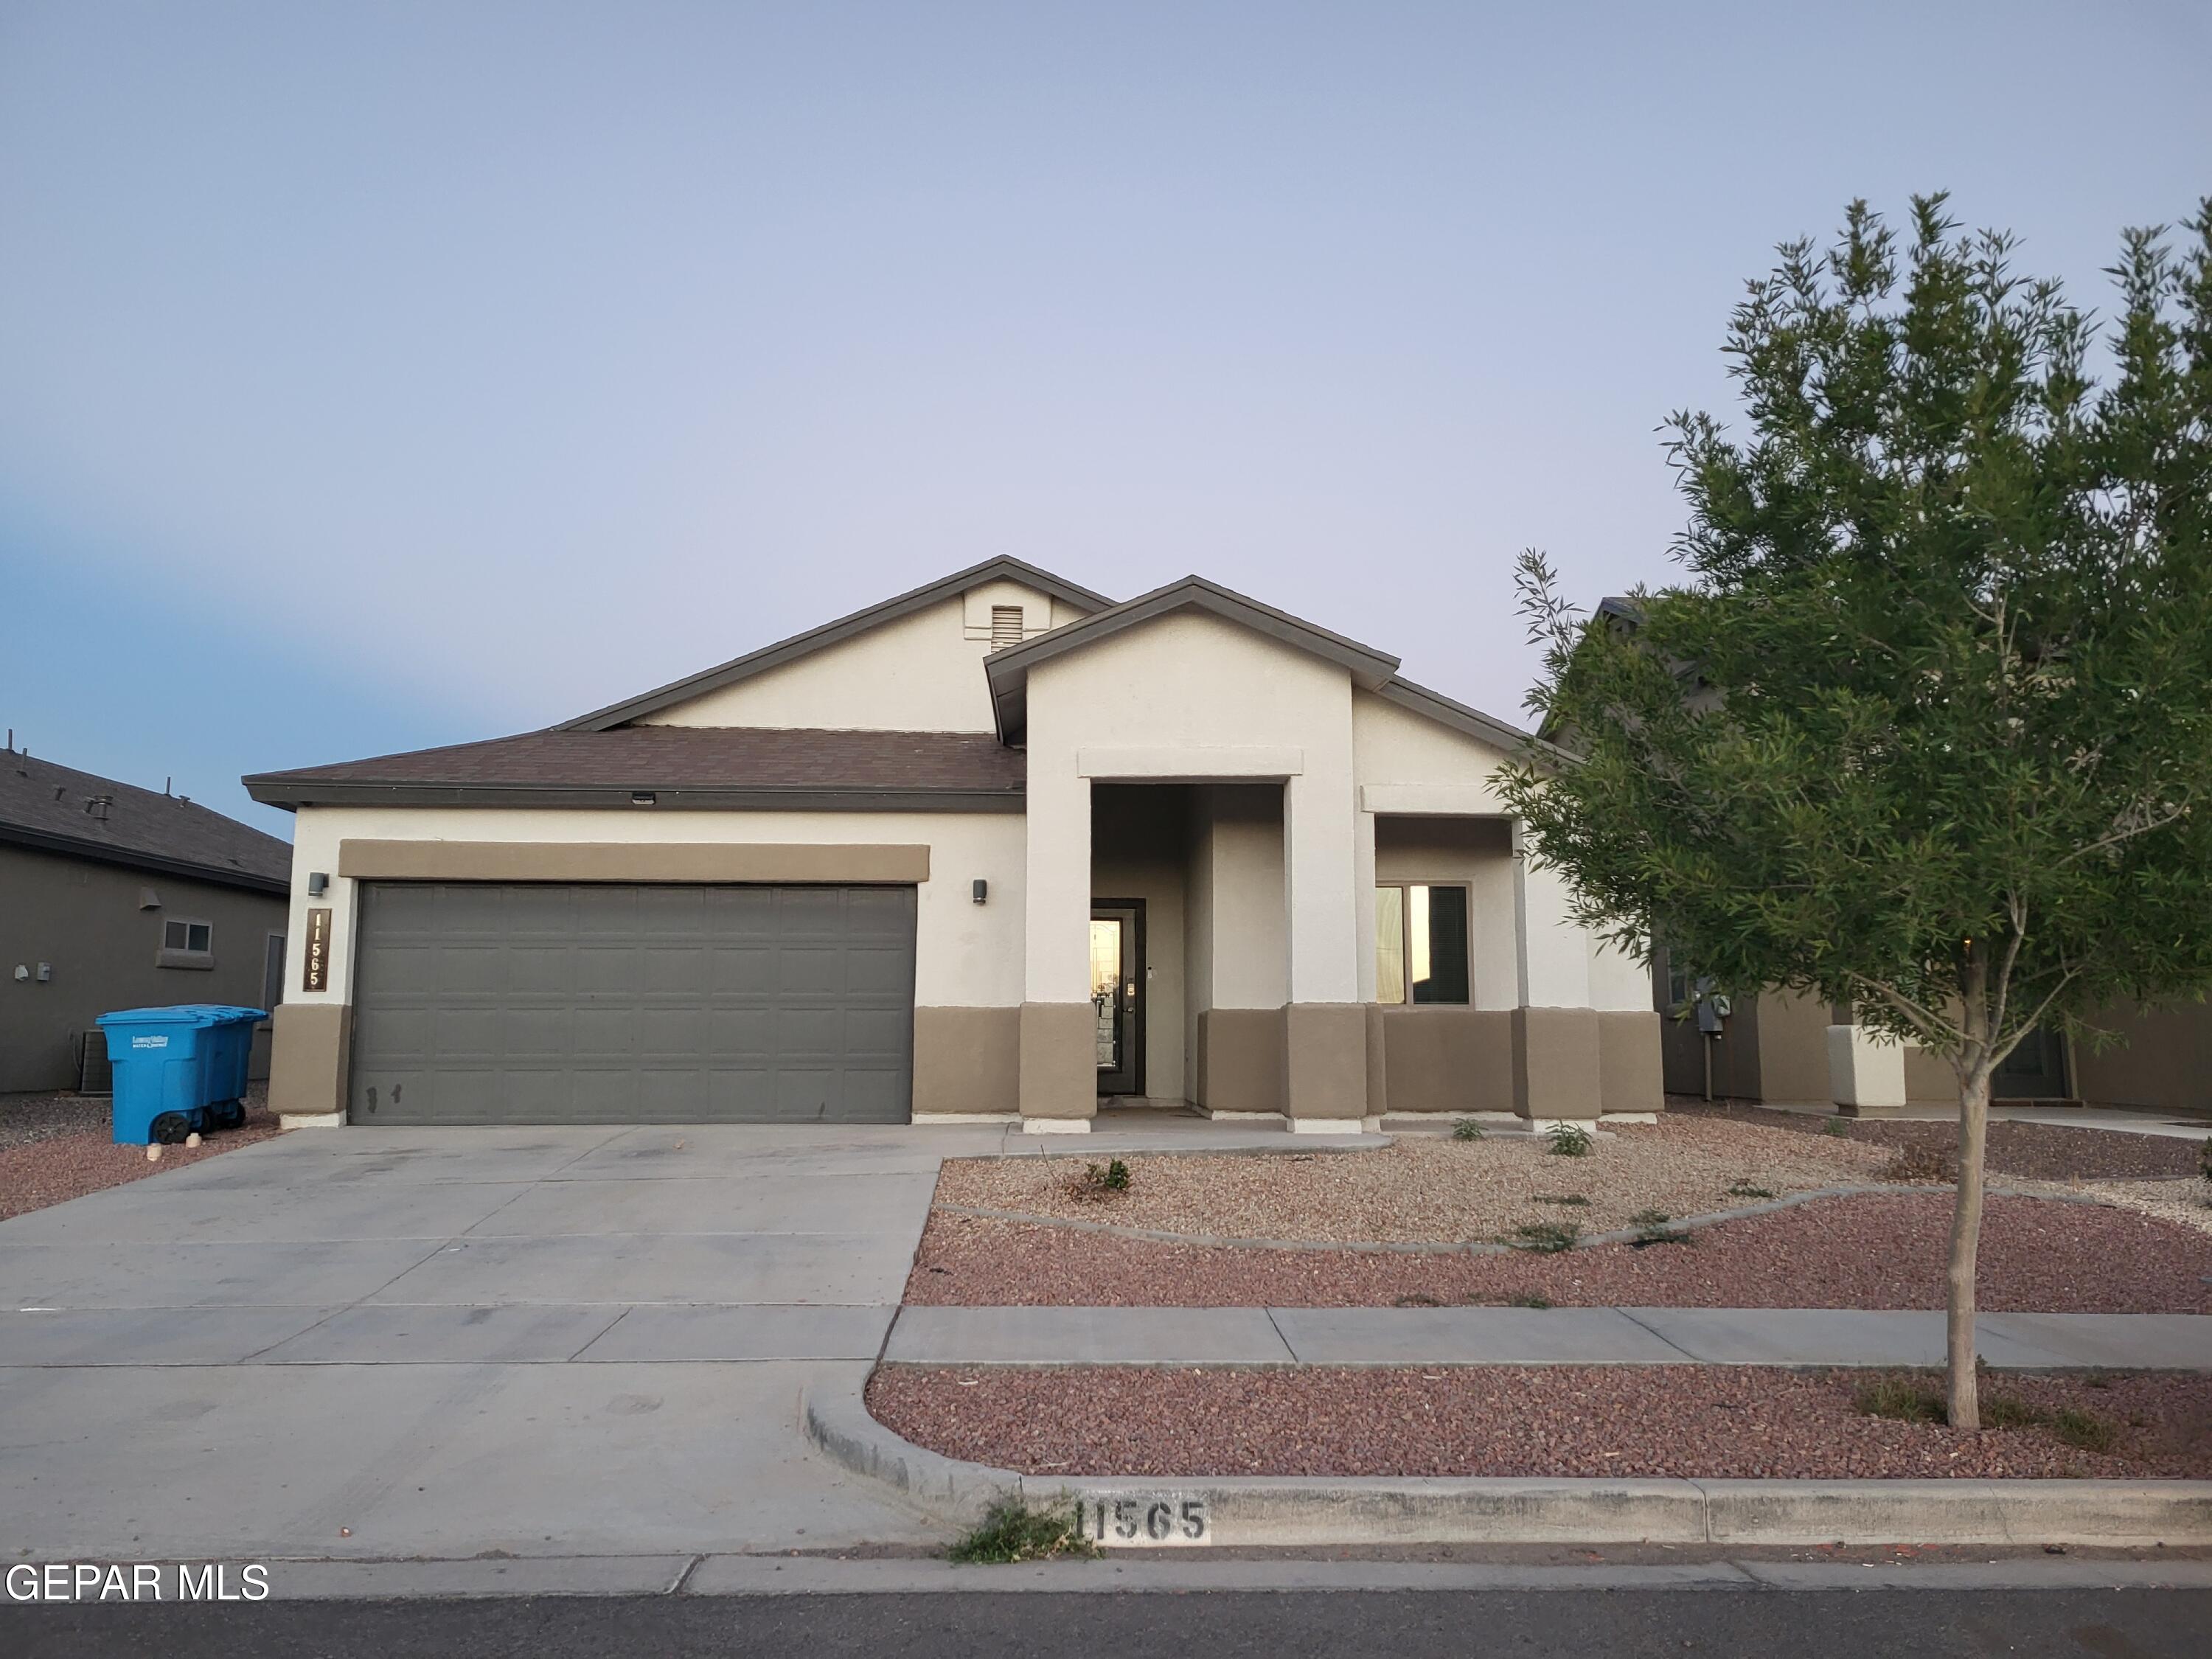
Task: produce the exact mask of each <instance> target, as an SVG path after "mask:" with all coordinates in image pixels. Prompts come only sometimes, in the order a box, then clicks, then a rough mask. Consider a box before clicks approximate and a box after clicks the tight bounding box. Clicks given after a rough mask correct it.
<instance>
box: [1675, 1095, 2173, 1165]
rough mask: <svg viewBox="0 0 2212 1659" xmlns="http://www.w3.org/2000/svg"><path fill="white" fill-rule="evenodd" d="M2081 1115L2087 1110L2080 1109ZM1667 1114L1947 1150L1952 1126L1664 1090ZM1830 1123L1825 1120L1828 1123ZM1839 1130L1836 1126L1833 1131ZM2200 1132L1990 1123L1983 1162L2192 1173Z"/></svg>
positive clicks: (1952, 1152) (1953, 1141) (1955, 1133)
mask: <svg viewBox="0 0 2212 1659" xmlns="http://www.w3.org/2000/svg"><path fill="white" fill-rule="evenodd" d="M2084 1115H2087V1114H2086V1113H2085V1114H2084ZM1667 1116H1668V1121H1674V1122H1707V1123H1713V1122H1725V1123H1743V1124H1750V1125H1756V1126H1758V1127H1771V1128H1778V1129H1780V1130H1782V1131H1783V1132H1784V1133H1790V1134H1799V1135H1816V1136H1819V1137H1820V1138H1821V1139H1844V1140H1850V1141H1852V1142H1855V1143H1857V1144H1858V1145H1861V1146H1884V1147H1888V1148H1890V1149H1892V1150H1893V1151H1899V1152H1902V1151H1906V1150H1916V1151H1918V1152H1922V1153H1923V1154H1929V1153H1933V1154H1936V1155H1946V1154H1948V1155H1949V1156H1951V1157H1954V1158H1955V1157H1956V1155H1957V1152H1958V1148H1959V1126H1958V1123H1957V1122H1956V1121H1954V1120H1952V1119H1948V1118H1946V1119H1942V1120H1928V1119H1907V1120H1899V1119H1887V1120H1885V1119H1879V1118H1876V1119H1868V1118H1837V1117H1820V1116H1814V1115H1811V1114H1809V1113H1805V1112H1776V1111H1769V1110H1766V1109H1764V1108H1761V1107H1757V1106H1750V1105H1746V1104H1744V1103H1741V1102H1740V1101H1738V1102H1728V1101H1719V1102H1715V1103H1712V1104H1710V1105H1708V1104H1706V1103H1705V1102H1703V1101H1687V1102H1686V1101H1682V1100H1680V1099H1676V1098H1674V1097H1669V1099H1668V1103H1667ZM1831 1126H1833V1127H1831ZM1838 1132H1840V1133H1838ZM2205 1139H2212V1123H2207V1124H2206V1125H2205V1126H2204V1136H2203V1137H2202V1138H2199V1137H2195V1136H2192V1137H2191V1138H2189V1139H2177V1138H2175V1137H2174V1136H2172V1135H2147V1134H2137V1133H2130V1132H2129V1131H2127V1130H2124V1129H2092V1128H2087V1127H2083V1128H2076V1127H2073V1126H2072V1125H2070V1124H2058V1123H2017V1122H2008V1121H2004V1120H2002V1119H1996V1120H1993V1121H1991V1122H1990V1141H1989V1149H1988V1152H1987V1154H1986V1158H1985V1161H1986V1164H1987V1167H1988V1169H1989V1171H1990V1174H1992V1175H2007V1176H2025V1177H2027V1178H2028V1179H2031V1180H2039V1181H2098V1180H2109V1181H2149V1180H2158V1179H2160V1178H2179V1177H2181V1176H2195V1175H2197V1174H2198V1173H2199V1168H2198V1162H2197V1160H2198V1159H2199V1158H2201V1157H2202V1156H2203V1147H2204V1140H2205Z"/></svg>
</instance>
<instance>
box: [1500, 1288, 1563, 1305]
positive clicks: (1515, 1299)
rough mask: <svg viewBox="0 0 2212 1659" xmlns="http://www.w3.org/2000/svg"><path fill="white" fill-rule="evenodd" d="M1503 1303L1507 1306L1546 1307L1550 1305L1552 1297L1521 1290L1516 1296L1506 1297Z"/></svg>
mask: <svg viewBox="0 0 2212 1659" xmlns="http://www.w3.org/2000/svg"><path fill="white" fill-rule="evenodd" d="M1505 1305H1506V1306H1507V1307H1509V1308H1548V1307H1550V1306H1551V1305H1552V1298H1551V1297H1548V1296H1536V1295H1534V1294H1533V1293H1531V1292H1529V1291H1522V1292H1521V1293H1520V1294H1519V1295H1518V1296H1510V1297H1506V1298H1505Z"/></svg>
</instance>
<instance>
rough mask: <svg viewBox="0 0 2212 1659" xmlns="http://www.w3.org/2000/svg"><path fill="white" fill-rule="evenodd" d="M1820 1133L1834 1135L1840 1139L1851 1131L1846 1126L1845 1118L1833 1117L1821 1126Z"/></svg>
mask: <svg viewBox="0 0 2212 1659" xmlns="http://www.w3.org/2000/svg"><path fill="white" fill-rule="evenodd" d="M1820 1133H1822V1134H1824V1135H1834V1136H1836V1137H1837V1138H1838V1139H1842V1138H1843V1136H1844V1135H1845V1134H1847V1133H1850V1132H1849V1131H1848V1130H1846V1129H1845V1128H1844V1121H1843V1119H1841V1118H1839V1117H1832V1118H1830V1119H1829V1120H1828V1121H1826V1123H1823V1124H1822V1125H1821V1126H1820Z"/></svg>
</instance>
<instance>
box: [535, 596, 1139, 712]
mask: <svg viewBox="0 0 2212 1659" xmlns="http://www.w3.org/2000/svg"><path fill="white" fill-rule="evenodd" d="M989 581H1014V582H1019V583H1021V584H1022V585H1023V586H1025V587H1030V588H1034V589H1036V591H1037V592H1040V593H1044V594H1048V595H1049V596H1050V597H1051V598H1053V599H1059V600H1060V601H1062V602H1063V603H1065V604H1067V605H1074V606H1079V607H1080V608H1082V609H1084V610H1087V611H1101V610H1103V609H1105V608H1106V607H1107V606H1109V605H1112V604H1113V601H1112V600H1111V599H1108V598H1107V597H1106V596H1105V595H1104V594H1103V593H1094V592H1091V590H1090V589H1089V588H1087V587H1078V586H1076V585H1075V584H1074V583H1073V582H1071V581H1068V580H1064V579H1063V578H1061V577H1059V576H1055V575H1054V574H1052V572H1050V571H1049V570H1040V569H1038V568H1037V567H1036V566H1035V565H1033V564H1027V563H1024V562H1023V561H1021V560H1019V559H1009V558H997V559H986V560H984V561H983V562H982V563H981V564H971V565H969V567H968V568H966V569H965V570H956V571H954V572H953V573H952V574H951V575H949V576H945V577H941V578H939V580H936V581H933V582H930V583H928V584H927V585H926V586H921V587H917V588H915V589H914V590H913V591H912V592H906V593H902V594H900V595H899V596H898V597H897V598H896V599H885V600H884V602H883V603H882V604H881V605H870V606H869V607H868V608H867V609H866V610H865V611H854V612H853V614H852V615H851V616H849V617H839V618H838V619H837V620H836V622H833V623H823V625H822V626H821V627H819V628H811V629H807V631H806V632H805V633H804V634H794V635H792V636H791V637H790V638H789V639H787V640H780V641H777V642H776V643H775V644H774V645H767V646H763V647H761V648H760V649H759V650H757V651H753V652H749V653H746V654H745V655H744V656H742V657H735V658H732V659H731V660H729V661H728V662H726V663H723V664H722V665H720V666H719V667H716V668H708V669H703V670H702V671H700V672H698V673H696V674H693V675H690V676H689V677H687V678H684V679H680V680H672V681H671V682H670V683H669V684H666V685H664V686H661V687H660V688H659V689H658V690H653V691H647V692H645V693H644V694H643V695H641V696H635V697H629V698H626V699H624V700H623V702H617V703H610V704H608V705H607V706H606V707H605V708H600V709H595V710H594V711H593V712H592V713H591V714H580V715H578V716H577V717H576V718H575V719H574V720H564V721H562V723H561V725H560V726H557V727H556V728H555V729H556V730H558V731H563V732H605V731H607V730H609V729H610V728H611V727H614V726H622V725H625V724H627V723H628V722H629V721H631V720H640V719H642V718H643V717H644V716H646V715H647V714H658V713H659V711H660V710H662V709H664V708H673V707H674V706H675V705H676V704H678V703H679V702H690V700H691V699H692V698H694V697H696V696H702V695H704V694H705V693H707V692H708V691H719V690H721V689H722V688H723V687H724V686H726V685H735V684H737V683H738V681H740V680H748V679H750V678H753V676H754V675H756V674H765V673H766V672H768V671H769V669H771V668H781V667H782V666H783V665H784V664H786V663H787V662H793V661H796V660H797V659H799V658H801V657H805V656H811V654H812V653H815V652H817V651H820V650H823V649H824V648H825V647H829V646H833V645H836V644H839V643H841V642H842V641H846V640H849V639H851V638H852V637H853V636H854V635H857V634H865V633H866V632H867V631H868V630H869V629H872V628H880V627H882V626H883V625H884V623H892V622H896V621H898V620H899V619H900V618H901V617H911V616H913V615H914V614H915V612H916V611H926V610H927V609H928V608H929V607H930V606H932V605H941V604H943V603H944V602H945V600H947V599H957V598H959V597H960V595H962V594H963V593H965V592H967V591H968V590H969V588H971V587H980V586H982V584H984V583H985V582H989Z"/></svg>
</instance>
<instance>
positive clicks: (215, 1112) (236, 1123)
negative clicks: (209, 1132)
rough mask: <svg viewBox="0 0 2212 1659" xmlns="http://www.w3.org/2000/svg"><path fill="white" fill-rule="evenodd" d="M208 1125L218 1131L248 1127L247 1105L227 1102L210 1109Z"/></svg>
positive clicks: (240, 1102)
mask: <svg viewBox="0 0 2212 1659" xmlns="http://www.w3.org/2000/svg"><path fill="white" fill-rule="evenodd" d="M208 1123H209V1126H210V1127H212V1128H216V1129H240V1128H243V1127H246V1103H245V1102H244V1101H242V1100H226V1101H222V1102H220V1103H217V1104H216V1105H213V1106H210V1107H209V1108H208Z"/></svg>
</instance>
